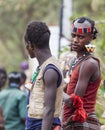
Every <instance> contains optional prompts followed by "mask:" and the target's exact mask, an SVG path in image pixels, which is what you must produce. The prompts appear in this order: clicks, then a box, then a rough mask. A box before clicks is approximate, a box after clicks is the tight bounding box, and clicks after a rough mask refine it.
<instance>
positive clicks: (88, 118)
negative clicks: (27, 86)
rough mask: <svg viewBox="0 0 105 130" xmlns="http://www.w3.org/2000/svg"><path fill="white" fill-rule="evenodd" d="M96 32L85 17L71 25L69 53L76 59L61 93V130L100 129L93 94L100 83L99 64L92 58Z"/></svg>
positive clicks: (95, 93)
mask: <svg viewBox="0 0 105 130" xmlns="http://www.w3.org/2000/svg"><path fill="white" fill-rule="evenodd" d="M96 36H97V29H96V27H95V22H94V21H93V20H92V19H90V18H88V17H79V18H77V19H75V20H74V21H73V23H72V29H71V38H72V42H71V45H70V47H71V50H72V51H75V52H76V57H74V58H73V59H71V60H72V61H71V63H70V65H69V73H68V75H69V77H68V78H69V80H66V81H67V82H66V85H65V86H66V87H65V89H64V94H63V101H64V107H63V129H64V130H71V129H72V130H100V122H99V120H98V118H97V115H96V113H95V104H96V96H97V91H98V88H99V86H100V82H101V72H100V61H99V59H98V58H96V57H94V56H93V54H92V53H93V51H94V47H95V46H94V45H92V43H91V42H92V41H93V40H94V39H96Z"/></svg>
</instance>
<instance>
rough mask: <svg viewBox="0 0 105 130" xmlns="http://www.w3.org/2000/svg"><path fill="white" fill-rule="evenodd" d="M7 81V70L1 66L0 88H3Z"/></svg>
mask: <svg viewBox="0 0 105 130" xmlns="http://www.w3.org/2000/svg"><path fill="white" fill-rule="evenodd" d="M6 81H7V72H6V70H5V69H3V68H0V89H2V88H3V87H4V86H5V84H6Z"/></svg>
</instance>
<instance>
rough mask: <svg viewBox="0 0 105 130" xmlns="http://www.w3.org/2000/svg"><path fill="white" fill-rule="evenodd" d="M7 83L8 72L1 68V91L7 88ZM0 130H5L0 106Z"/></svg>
mask: <svg viewBox="0 0 105 130" xmlns="http://www.w3.org/2000/svg"><path fill="white" fill-rule="evenodd" d="M6 81H7V72H6V70H5V69H4V68H0V90H1V89H2V88H3V87H4V86H5V84H6ZM0 130H5V126H4V117H3V112H2V106H0Z"/></svg>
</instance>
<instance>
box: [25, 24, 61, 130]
mask: <svg viewBox="0 0 105 130" xmlns="http://www.w3.org/2000/svg"><path fill="white" fill-rule="evenodd" d="M24 38H25V45H26V48H27V51H28V53H29V55H30V57H31V58H36V59H37V60H38V63H39V67H38V68H37V70H36V72H35V73H34V74H33V76H32V81H31V83H30V84H27V85H26V87H28V88H30V90H29V95H28V101H29V102H28V114H27V119H26V129H25V130H53V129H54V128H55V127H56V126H60V125H61V123H60V119H59V116H60V111H61V104H62V85H63V78H62V72H61V70H60V67H59V63H58V61H57V60H56V59H55V57H53V56H52V54H51V51H50V48H49V39H50V31H49V28H48V27H47V25H46V24H45V23H43V22H40V21H32V22H30V23H29V24H28V26H27V28H26V32H25V37H24Z"/></svg>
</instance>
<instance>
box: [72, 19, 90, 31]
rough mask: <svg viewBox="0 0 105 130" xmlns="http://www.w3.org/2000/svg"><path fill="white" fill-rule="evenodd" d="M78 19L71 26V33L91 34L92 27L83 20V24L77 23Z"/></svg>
mask: <svg viewBox="0 0 105 130" xmlns="http://www.w3.org/2000/svg"><path fill="white" fill-rule="evenodd" d="M78 20H79V19H77V20H76V21H74V23H73V24H72V32H78V33H91V32H92V27H91V24H90V23H89V22H88V21H87V20H85V21H84V22H83V23H79V22H78Z"/></svg>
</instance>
